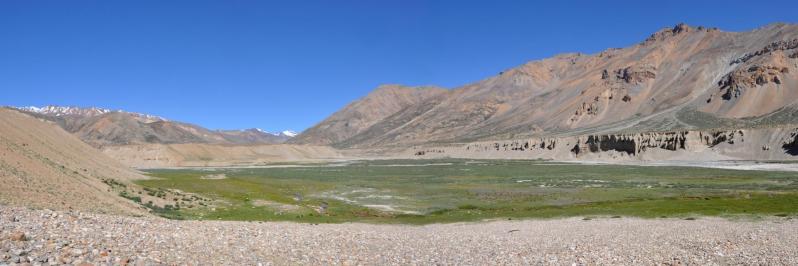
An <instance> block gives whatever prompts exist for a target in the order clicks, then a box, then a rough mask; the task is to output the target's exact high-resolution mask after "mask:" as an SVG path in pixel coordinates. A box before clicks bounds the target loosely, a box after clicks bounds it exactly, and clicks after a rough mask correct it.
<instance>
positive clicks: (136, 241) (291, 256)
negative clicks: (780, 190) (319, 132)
mask: <svg viewBox="0 0 798 266" xmlns="http://www.w3.org/2000/svg"><path fill="white" fill-rule="evenodd" d="M0 229H1V230H0V265H2V264H6V263H7V264H14V263H18V262H22V263H24V262H30V263H32V264H34V265H50V264H63V263H71V264H80V263H82V262H89V263H94V264H125V263H128V264H133V265H153V264H175V263H177V264H216V265H220V264H224V265H232V264H236V265H242V264H248V265H258V264H263V265H269V264H278V265H284V264H305V265H308V264H309V265H322V264H323V265H327V264H349V265H351V264H366V265H392V264H405V265H406V264H441V265H454V264H457V265H463V264H465V265H474V264H558V265H571V264H572V263H576V264H598V265H604V264H626V265H629V264H702V265H705V264H765V265H775V264H781V265H796V264H798V255H796V254H798V220H796V219H793V218H789V217H788V218H767V219H765V220H756V221H753V220H727V219H721V218H699V219H697V220H682V219H636V218H600V219H592V220H582V219H581V218H568V219H552V220H522V221H515V220H513V221H491V222H482V223H455V224H433V225H424V226H411V225H375V224H359V223H347V224H321V225H313V224H302V223H286V222H266V223H260V222H228V221H175V220H166V219H162V218H155V217H144V218H141V217H140V218H134V217H123V216H108V215H99V214H89V213H78V212H57V211H49V210H30V209H25V208H15V207H5V206H0ZM19 233H23V234H24V237H21V235H20V234H19ZM21 238H24V239H21Z"/></svg>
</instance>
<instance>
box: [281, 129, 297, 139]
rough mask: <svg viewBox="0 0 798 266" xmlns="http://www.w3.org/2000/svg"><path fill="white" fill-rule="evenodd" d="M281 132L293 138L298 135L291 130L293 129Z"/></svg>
mask: <svg viewBox="0 0 798 266" xmlns="http://www.w3.org/2000/svg"><path fill="white" fill-rule="evenodd" d="M280 134H282V135H285V136H289V137H292V138H293V137H296V135H297V133H296V132H294V131H291V130H285V131H283V132H281V133H280Z"/></svg>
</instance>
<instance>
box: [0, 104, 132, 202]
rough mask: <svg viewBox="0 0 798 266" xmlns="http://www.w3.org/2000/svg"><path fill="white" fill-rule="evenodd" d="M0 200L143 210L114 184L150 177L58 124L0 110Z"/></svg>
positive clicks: (13, 111) (3, 109) (7, 110)
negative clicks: (91, 145)
mask: <svg viewBox="0 0 798 266" xmlns="http://www.w3.org/2000/svg"><path fill="white" fill-rule="evenodd" d="M0 153H1V154H2V156H0V187H2V189H0V203H2V204H11V205H22V206H29V207H37V208H52V209H61V210H66V209H77V210H87V211H95V212H105V213H118V214H144V213H146V212H145V211H143V209H142V208H141V207H139V206H137V205H136V204H134V203H133V202H132V201H129V200H126V199H124V198H122V197H119V196H118V195H117V192H116V191H115V190H114V189H113V187H111V186H110V185H109V184H111V183H113V184H128V183H129V182H130V181H132V180H136V179H143V178H146V177H144V176H143V175H140V174H138V173H136V172H134V171H132V170H130V169H129V168H126V167H124V166H122V165H121V164H119V163H118V162H116V161H114V160H113V159H110V158H108V157H107V156H105V155H103V154H102V153H100V152H99V151H98V150H96V149H94V148H92V147H90V146H89V145H86V144H85V143H83V142H82V141H80V140H79V139H77V138H76V137H75V136H73V135H71V134H69V133H68V132H66V131H64V130H62V129H61V128H59V127H58V126H56V125H53V124H51V123H48V122H44V121H40V120H38V119H35V118H33V117H31V116H28V115H25V114H23V113H20V112H17V111H15V110H11V109H6V108H0Z"/></svg>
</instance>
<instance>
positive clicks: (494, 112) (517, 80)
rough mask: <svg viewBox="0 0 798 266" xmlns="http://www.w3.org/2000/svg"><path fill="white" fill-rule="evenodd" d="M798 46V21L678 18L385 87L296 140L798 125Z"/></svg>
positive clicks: (358, 142)
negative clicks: (482, 70) (451, 81)
mask: <svg viewBox="0 0 798 266" xmlns="http://www.w3.org/2000/svg"><path fill="white" fill-rule="evenodd" d="M797 47H798V25H791V24H771V25H768V26H765V27H762V28H758V29H755V30H752V31H748V32H725V31H721V30H719V29H716V28H707V27H691V26H688V25H685V24H678V25H676V26H674V27H668V28H664V29H662V30H660V31H657V32H656V33H654V34H652V35H651V36H650V37H649V38H647V39H646V40H644V41H643V42H641V43H639V44H636V45H633V46H630V47H626V48H620V49H608V50H605V51H602V52H600V53H597V54H593V55H585V54H579V53H575V54H562V55H557V56H554V57H552V58H548V59H543V60H537V61H532V62H529V63H527V64H524V65H522V66H519V67H515V68H512V69H509V70H506V71H503V72H501V73H500V74H499V75H497V76H494V77H489V78H487V79H484V80H482V81H479V82H476V83H473V84H469V85H465V86H462V87H459V88H455V89H452V90H443V89H437V90H434V92H430V91H429V89H428V88H415V92H414V88H410V87H402V86H400V85H390V87H389V88H391V90H395V91H401V92H402V93H386V89H385V88H383V87H380V88H378V89H377V90H375V91H374V92H372V93H371V94H369V95H367V96H366V97H364V98H362V99H360V100H358V101H355V102H353V103H351V104H349V105H347V106H346V107H344V108H343V109H341V111H339V112H336V113H335V114H333V115H331V116H330V117H329V118H327V119H326V120H324V121H322V122H321V123H319V124H317V125H316V126H314V127H313V128H312V129H311V130H307V131H305V132H303V133H302V134H300V135H299V136H297V137H296V138H294V139H292V140H291V141H290V142H292V143H299V144H324V145H333V146H335V147H341V148H367V147H402V146H404V147H407V146H412V145H430V144H432V145H435V144H443V143H465V142H474V141H484V140H494V139H496V140H509V139H521V138H530V137H546V136H577V135H588V134H612V133H616V132H651V131H679V130H706V129H711V128H720V127H731V128H737V127H743V128H751V127H771V126H780V125H781V126H789V125H791V124H794V123H796V122H798V119H796V116H795V115H796V113H798V112H796V110H798V71H797V70H798V49H796V48H797ZM407 95H420V96H421V97H415V98H412V99H413V100H407V98H408V97H407ZM383 107H386V108H383ZM372 110H379V111H378V112H379V114H370V113H369V112H370V111H372Z"/></svg>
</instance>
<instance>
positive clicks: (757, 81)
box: [718, 65, 790, 100]
mask: <svg viewBox="0 0 798 266" xmlns="http://www.w3.org/2000/svg"><path fill="white" fill-rule="evenodd" d="M789 71H790V69H789V68H787V67H778V66H771V65H754V66H751V67H748V68H746V69H739V70H736V71H733V72H731V73H729V74H726V76H724V77H723V78H722V79H721V80H720V81H718V86H720V90H721V92H722V93H723V94H721V97H722V98H723V99H724V100H731V99H732V98H737V97H740V95H741V94H742V92H743V90H744V89H746V88H753V87H757V86H762V85H765V84H768V83H769V82H773V83H775V84H781V80H782V79H781V78H780V77H779V76H780V75H782V74H787V73H789Z"/></svg>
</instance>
